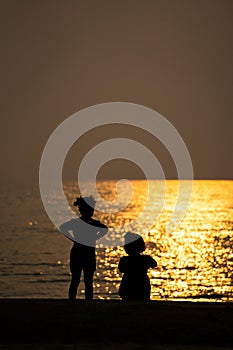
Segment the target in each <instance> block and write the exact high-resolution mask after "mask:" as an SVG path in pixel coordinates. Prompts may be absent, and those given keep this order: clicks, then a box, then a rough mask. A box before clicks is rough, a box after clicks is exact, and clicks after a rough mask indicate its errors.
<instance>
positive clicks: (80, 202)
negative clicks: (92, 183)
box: [73, 196, 96, 218]
mask: <svg viewBox="0 0 233 350" xmlns="http://www.w3.org/2000/svg"><path fill="white" fill-rule="evenodd" d="M95 203H96V202H95V200H94V198H93V197H92V196H90V197H81V196H80V197H79V198H76V201H75V202H74V203H73V204H74V205H75V206H78V209H79V212H80V214H81V216H83V217H85V218H90V217H92V215H93V213H94V207H95Z"/></svg>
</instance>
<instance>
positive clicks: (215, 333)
mask: <svg viewBox="0 0 233 350" xmlns="http://www.w3.org/2000/svg"><path fill="white" fill-rule="evenodd" d="M0 310H1V318H2V321H3V322H1V323H2V326H1V335H0V339H1V340H0V344H1V348H2V346H3V345H4V344H5V345H6V344H8V345H9V344H11V345H13V344H15V345H16V344H18V345H19V344H80V345H81V344H86V343H88V344H92V345H94V344H95V345H96V344H115V345H117V344H118V345H119V346H120V345H122V344H129V343H130V344H141V345H145V344H147V345H148V346H150V345H152V344H153V345H154V344H156V345H159V344H160V345H169V346H170V345H188V346H189V345H197V346H200V345H204V346H218V347H219V346H221V347H229V346H233V332H232V325H233V303H218V302H216V303H212V302H198V303H193V302H188V301H187V302H175V301H150V302H123V301H120V300H119V301H111V300H106V301H105V300H93V301H85V300H81V299H79V300H78V299H77V300H76V301H73V302H72V301H69V300H67V299H0Z"/></svg>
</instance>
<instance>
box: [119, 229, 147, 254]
mask: <svg viewBox="0 0 233 350" xmlns="http://www.w3.org/2000/svg"><path fill="white" fill-rule="evenodd" d="M124 249H125V251H126V253H127V254H128V255H138V254H140V253H142V252H144V250H145V249H146V246H145V242H144V240H143V238H142V237H141V236H140V235H138V234H136V233H132V232H127V233H126V235H125V245H124Z"/></svg>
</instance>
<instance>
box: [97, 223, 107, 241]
mask: <svg viewBox="0 0 233 350" xmlns="http://www.w3.org/2000/svg"><path fill="white" fill-rule="evenodd" d="M94 225H95V226H96V227H99V228H100V229H101V230H99V231H98V232H97V240H98V239H100V238H102V237H104V236H105V235H106V234H107V232H108V227H107V226H106V225H104V224H102V222H100V221H98V220H95V223H94Z"/></svg>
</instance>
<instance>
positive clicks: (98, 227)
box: [60, 196, 108, 300]
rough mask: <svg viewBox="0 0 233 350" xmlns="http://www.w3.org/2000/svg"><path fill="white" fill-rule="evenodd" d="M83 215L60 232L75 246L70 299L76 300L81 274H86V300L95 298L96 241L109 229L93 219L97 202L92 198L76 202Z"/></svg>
mask: <svg viewBox="0 0 233 350" xmlns="http://www.w3.org/2000/svg"><path fill="white" fill-rule="evenodd" d="M74 205H75V206H78V208H79V212H80V214H81V217H80V218H77V219H72V220H70V221H68V222H65V223H64V224H62V225H61V226H60V230H61V231H62V232H63V233H64V234H65V235H66V236H67V237H68V238H70V239H71V240H73V241H74V245H73V247H72V249H71V252H70V271H71V274H72V278H71V283H70V288H69V299H71V300H74V299H75V298H76V295H77V289H78V286H79V283H80V277H81V273H82V271H83V273H84V284H85V298H86V299H92V298H93V276H94V272H95V270H96V258H95V246H96V241H97V240H98V239H100V238H101V237H103V236H104V235H105V234H106V233H107V231H108V228H107V226H105V225H104V224H102V223H101V222H100V221H97V220H94V219H92V216H93V213H94V207H95V200H94V198H93V197H92V196H91V197H84V198H82V197H79V198H77V199H76V201H75V202H74Z"/></svg>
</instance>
